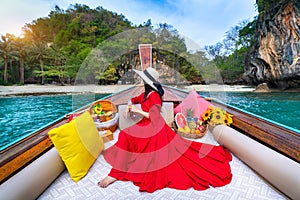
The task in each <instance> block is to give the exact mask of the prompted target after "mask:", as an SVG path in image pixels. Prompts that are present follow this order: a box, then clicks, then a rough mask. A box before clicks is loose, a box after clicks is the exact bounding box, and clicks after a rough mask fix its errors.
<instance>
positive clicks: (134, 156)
mask: <svg viewBox="0 0 300 200" xmlns="http://www.w3.org/2000/svg"><path fill="white" fill-rule="evenodd" d="M135 72H136V73H137V74H138V75H140V77H141V78H142V79H143V80H144V84H145V91H144V92H143V93H142V94H140V95H139V96H137V97H134V98H132V99H131V103H132V104H137V103H140V104H141V108H142V109H138V108H137V107H135V106H134V105H132V106H130V107H128V108H129V109H130V110H129V109H128V110H127V112H128V111H130V112H132V113H138V114H141V115H143V119H142V120H141V121H139V122H138V123H137V124H135V125H133V126H131V127H128V128H126V129H124V130H121V131H120V133H119V137H118V141H117V142H116V144H115V145H113V146H112V147H110V148H108V149H107V150H105V151H104V158H105V159H106V161H107V162H108V163H110V164H111V166H112V169H111V171H110V173H109V174H108V176H107V177H105V178H104V179H102V180H101V181H100V182H99V183H98V185H99V186H100V187H107V186H108V185H109V184H111V183H113V182H114V181H116V180H122V181H132V182H133V183H134V184H135V185H137V186H138V187H139V190H140V191H147V192H154V191H155V190H157V189H162V188H165V187H169V188H175V189H180V190H184V189H188V188H190V187H193V188H194V189H196V190H205V189H207V188H209V187H210V186H213V187H219V186H224V185H226V184H228V183H230V181H231V178H232V174H231V170H230V165H229V162H230V161H231V159H232V157H231V154H230V153H229V152H228V151H227V150H226V149H224V148H223V147H222V146H214V145H210V144H205V143H200V142H195V141H190V140H186V139H184V138H182V137H181V136H179V135H177V134H176V133H175V132H174V131H173V130H172V129H171V128H170V127H169V126H168V125H167V124H166V123H165V121H164V119H163V118H162V116H161V115H160V108H161V106H162V96H163V94H164V91H163V89H162V87H161V85H160V83H159V82H158V78H159V74H158V72H157V71H156V70H155V69H154V68H151V67H150V68H147V69H146V70H144V71H137V70H135Z"/></svg>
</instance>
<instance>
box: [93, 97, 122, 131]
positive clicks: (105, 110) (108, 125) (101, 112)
mask: <svg viewBox="0 0 300 200" xmlns="http://www.w3.org/2000/svg"><path fill="white" fill-rule="evenodd" d="M89 112H90V114H91V115H92V117H93V119H94V122H95V125H96V127H97V128H98V131H105V130H110V131H111V132H114V131H115V130H116V129H117V127H118V118H119V116H118V109H117V107H116V106H115V105H114V104H113V103H112V102H111V101H109V100H98V101H95V102H94V103H92V104H91V106H90V107H89Z"/></svg>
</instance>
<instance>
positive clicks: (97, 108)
mask: <svg viewBox="0 0 300 200" xmlns="http://www.w3.org/2000/svg"><path fill="white" fill-rule="evenodd" d="M93 112H94V113H95V114H97V115H101V114H103V111H102V107H101V105H100V103H98V104H96V105H94V106H93Z"/></svg>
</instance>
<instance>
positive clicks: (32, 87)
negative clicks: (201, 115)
mask: <svg viewBox="0 0 300 200" xmlns="http://www.w3.org/2000/svg"><path fill="white" fill-rule="evenodd" d="M130 86H133V85H64V86H60V85H52V84H46V85H36V84H28V85H20V86H19V85H13V86H0V97H10V96H30V95H56V94H85V93H87V94H88V93H92V94H110V93H115V92H117V91H120V90H124V89H126V88H128V87H130ZM178 88H180V89H183V90H187V91H190V90H192V89H194V90H196V91H199V92H255V87H254V86H247V85H217V84H210V85H189V86H179V87H178ZM270 92H300V90H299V89H291V90H286V91H282V90H270Z"/></svg>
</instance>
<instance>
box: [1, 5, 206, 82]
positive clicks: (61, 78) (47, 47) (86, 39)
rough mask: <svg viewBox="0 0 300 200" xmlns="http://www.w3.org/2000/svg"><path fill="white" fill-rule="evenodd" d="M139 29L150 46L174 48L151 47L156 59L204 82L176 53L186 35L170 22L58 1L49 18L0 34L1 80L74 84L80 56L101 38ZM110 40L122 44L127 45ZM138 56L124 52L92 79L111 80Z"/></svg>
mask: <svg viewBox="0 0 300 200" xmlns="http://www.w3.org/2000/svg"><path fill="white" fill-rule="evenodd" d="M137 28H145V31H146V32H148V33H149V34H151V35H152V37H154V38H155V41H156V43H157V44H154V46H155V45H156V46H157V47H161V46H163V45H165V46H172V48H173V49H176V51H177V52H176V55H175V56H174V53H171V52H167V51H158V50H155V49H154V53H155V59H156V60H159V61H163V64H165V65H169V66H172V67H174V68H176V70H178V71H179V72H180V73H182V76H183V77H184V78H187V79H189V80H192V81H193V82H196V83H199V82H202V81H203V80H202V78H201V76H200V74H199V71H198V70H197V69H196V68H195V66H192V65H191V64H190V63H188V62H187V61H186V60H185V59H182V58H181V57H180V54H185V53H187V49H186V46H185V43H184V40H183V39H182V38H180V36H179V34H178V33H177V31H176V30H175V29H174V28H173V27H172V26H171V25H168V24H160V25H159V27H158V28H157V29H154V27H152V25H151V20H148V21H147V22H145V23H144V24H142V25H139V26H134V25H132V23H131V22H130V21H128V20H127V19H126V18H125V16H123V15H118V14H116V13H113V12H111V11H108V10H105V9H103V8H102V7H97V8H96V9H91V8H89V7H88V6H86V5H81V4H75V5H72V6H71V7H70V8H69V9H68V10H62V9H61V8H59V7H58V6H56V7H55V9H54V10H53V11H51V12H50V13H49V15H48V16H47V17H44V18H38V19H36V20H34V21H33V22H32V23H28V24H26V25H25V26H24V27H23V31H24V37H22V38H20V37H15V36H14V35H11V34H6V35H2V37H1V39H0V56H1V57H2V59H1V58H0V75H1V77H3V79H0V80H1V81H0V84H1V83H2V84H15V83H20V84H24V83H38V82H39V83H41V84H44V83H52V82H53V81H54V82H59V83H61V84H64V83H66V82H68V83H72V82H74V79H75V78H76V76H77V73H78V70H79V68H80V67H81V65H82V63H83V61H84V60H85V59H86V58H87V56H88V55H89V54H90V53H91V51H92V50H93V49H95V48H96V47H97V46H98V45H99V44H100V43H102V42H103V41H105V40H107V39H108V38H110V37H112V36H114V35H116V34H118V33H121V32H124V31H128V30H133V29H137ZM137 38H139V41H138V42H139V43H147V42H149V41H148V40H147V38H143V37H136V38H135V40H137ZM166 40H168V41H166ZM111 45H112V46H119V47H120V48H122V45H127V44H122V43H118V44H111ZM158 45H160V46H158ZM137 48H138V46H136V49H137ZM138 58H139V57H138V52H137V51H133V52H129V53H128V52H127V54H126V55H122V56H121V58H118V59H117V60H114V61H112V62H111V63H110V64H108V65H107V66H105V69H107V71H105V72H99V73H98V74H97V73H96V74H94V75H91V76H92V77H90V78H91V80H93V81H94V82H95V81H99V83H103V84H114V83H116V82H117V81H118V79H119V78H120V77H121V75H122V73H124V72H126V71H128V70H129V69H131V68H132V67H133V66H134V65H137V64H138V63H137V61H138ZM181 66H182V67H181Z"/></svg>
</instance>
